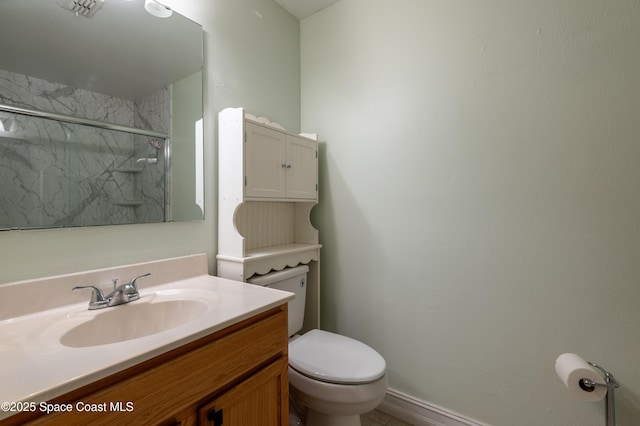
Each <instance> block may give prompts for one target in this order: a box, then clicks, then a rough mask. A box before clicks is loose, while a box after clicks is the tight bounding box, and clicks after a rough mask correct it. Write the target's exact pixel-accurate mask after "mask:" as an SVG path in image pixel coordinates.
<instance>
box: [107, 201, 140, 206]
mask: <svg viewBox="0 0 640 426" xmlns="http://www.w3.org/2000/svg"><path fill="white" fill-rule="evenodd" d="M113 204H114V205H116V206H122V207H137V206H141V205H143V204H144V201H142V200H116V201H114V202H113Z"/></svg>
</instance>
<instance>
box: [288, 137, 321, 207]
mask: <svg viewBox="0 0 640 426" xmlns="http://www.w3.org/2000/svg"><path fill="white" fill-rule="evenodd" d="M285 163H286V175H287V179H286V185H287V186H286V197H287V198H297V199H306V200H315V199H317V197H318V145H317V143H316V142H314V141H310V140H308V139H305V138H301V137H296V136H291V135H287V136H286V162H285Z"/></svg>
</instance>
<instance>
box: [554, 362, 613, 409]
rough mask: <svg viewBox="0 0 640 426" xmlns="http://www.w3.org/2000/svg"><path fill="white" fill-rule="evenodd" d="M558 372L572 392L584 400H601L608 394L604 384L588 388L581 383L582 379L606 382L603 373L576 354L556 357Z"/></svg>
mask: <svg viewBox="0 0 640 426" xmlns="http://www.w3.org/2000/svg"><path fill="white" fill-rule="evenodd" d="M556 374H557V375H558V377H560V380H562V383H564V385H565V386H566V387H567V389H569V392H571V394H572V395H573V396H574V397H576V398H578V399H581V400H583V401H600V400H601V399H602V398H604V396H605V395H606V394H607V388H606V387H604V386H595V387H593V388H588V387H586V386H584V384H581V383H580V380H581V379H591V380H593V381H594V382H596V383H604V379H603V378H602V374H600V373H599V372H598V371H596V370H595V369H594V368H593V367H591V366H590V365H589V364H588V363H587V362H586V361H585V360H584V359H582V358H580V356H578V355H576V354H571V353H566V354H562V355H560V356H559V357H558V359H556Z"/></svg>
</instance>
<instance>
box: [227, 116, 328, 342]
mask: <svg viewBox="0 0 640 426" xmlns="http://www.w3.org/2000/svg"><path fill="white" fill-rule="evenodd" d="M218 129H219V137H218V145H219V155H218V181H219V191H218V193H219V199H218V255H217V265H218V276H220V277H223V278H229V279H232V280H235V281H241V282H246V281H247V279H248V278H250V277H251V276H253V275H255V274H260V275H262V274H266V273H268V272H270V271H273V270H275V271H278V270H282V269H284V268H286V267H293V266H296V265H298V264H305V265H308V266H309V273H308V277H307V283H308V287H307V307H306V311H305V323H304V328H303V329H304V330H305V331H306V330H308V329H311V328H317V327H319V325H320V321H319V299H320V265H319V263H320V248H321V247H322V246H321V245H320V244H319V243H318V231H317V230H316V229H315V228H314V227H313V225H312V224H311V221H310V214H311V210H312V209H313V207H314V206H315V205H316V204H317V203H318V157H317V152H318V143H317V140H316V136H315V135H310V134H301V135H296V134H291V133H289V132H287V131H286V130H284V128H283V127H282V126H280V125H279V124H278V123H273V122H271V121H269V120H268V119H266V118H264V117H259V118H258V117H256V116H254V115H251V114H248V113H246V112H245V111H244V109H242V108H227V109H225V110H223V111H221V112H220V114H219V117H218Z"/></svg>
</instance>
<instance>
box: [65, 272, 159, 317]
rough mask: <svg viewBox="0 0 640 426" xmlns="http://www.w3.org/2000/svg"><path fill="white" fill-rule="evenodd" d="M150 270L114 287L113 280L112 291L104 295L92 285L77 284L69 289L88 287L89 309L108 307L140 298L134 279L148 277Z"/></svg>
mask: <svg viewBox="0 0 640 426" xmlns="http://www.w3.org/2000/svg"><path fill="white" fill-rule="evenodd" d="M149 275H151V272H148V273H146V274H143V275H139V276H137V277H135V278H134V279H132V280H131V281H129V282H128V283H126V284H122V285H120V286H118V287H116V284H115V280H114V284H113V287H114V289H113V291H112V292H111V293H109V294H108V295H106V296H105V295H104V293H103V292H102V290H100V289H99V288H98V287H96V286H93V285H79V286H75V287H73V288H72V289H71V290H78V289H80V288H90V289H91V290H92V292H91V301H89V310H94V309H103V308H109V307H111V306H117V305H122V304H124V303H129V302H133V301H134V300H138V299H140V293H138V287H137V286H136V280H137V279H138V278H143V277H148V276H149Z"/></svg>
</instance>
